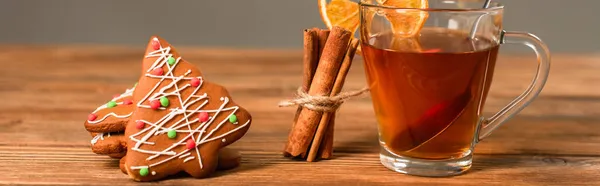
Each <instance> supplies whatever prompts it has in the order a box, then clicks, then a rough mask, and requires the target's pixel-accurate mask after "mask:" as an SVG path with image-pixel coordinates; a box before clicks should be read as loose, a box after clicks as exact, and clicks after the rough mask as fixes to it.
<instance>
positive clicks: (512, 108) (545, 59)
mask: <svg viewBox="0 0 600 186" xmlns="http://www.w3.org/2000/svg"><path fill="white" fill-rule="evenodd" d="M500 44H522V45H525V46H528V47H529V48H531V49H533V51H534V52H535V54H536V55H537V62H538V66H537V72H536V73H535V76H534V77H533V81H532V82H531V84H530V85H529V87H527V89H526V90H525V92H523V93H522V94H521V95H519V96H518V97H517V98H516V99H514V100H513V101H511V102H510V103H509V104H508V105H506V106H505V107H504V108H502V109H501V110H500V111H498V113H496V114H494V115H493V116H492V117H490V118H487V119H483V121H482V122H481V124H480V125H479V126H478V127H479V129H478V136H479V137H478V141H479V140H482V139H484V138H486V137H488V136H489V135H490V134H491V133H492V131H494V130H495V129H497V128H498V127H499V126H500V125H502V124H503V123H504V122H506V121H507V120H508V119H510V118H512V117H514V116H515V115H516V114H518V113H519V112H520V111H521V110H523V109H524V108H525V107H526V106H527V105H529V103H531V101H533V99H535V98H536V97H537V96H538V95H539V94H540V92H541V91H542V89H543V88H544V84H546V80H547V79H548V73H549V72H550V51H549V50H548V46H546V44H544V42H542V40H540V38H538V37H537V36H535V35H533V34H531V33H527V32H511V31H504V30H503V31H502V33H501V39H500Z"/></svg>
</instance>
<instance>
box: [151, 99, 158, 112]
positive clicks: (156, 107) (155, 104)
mask: <svg viewBox="0 0 600 186" xmlns="http://www.w3.org/2000/svg"><path fill="white" fill-rule="evenodd" d="M150 108H152V109H154V110H158V108H160V101H158V100H154V101H151V102H150Z"/></svg>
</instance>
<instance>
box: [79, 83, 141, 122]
mask: <svg viewBox="0 0 600 186" xmlns="http://www.w3.org/2000/svg"><path fill="white" fill-rule="evenodd" d="M134 90H135V87H134V88H130V89H127V90H125V92H124V93H123V94H121V95H119V96H117V97H115V98H113V99H112V100H111V101H115V102H116V101H117V100H119V99H123V98H125V97H127V96H131V95H133V91H134ZM117 105H123V102H117ZM106 108H108V106H107V104H104V105H101V106H100V107H98V108H96V110H94V112H92V114H96V113H97V112H98V111H100V110H102V109H106ZM132 114H133V112H130V113H129V114H125V115H118V114H115V113H114V112H110V113H108V114H106V115H105V116H104V117H102V118H100V119H96V120H94V121H90V120H88V121H87V122H88V123H90V124H96V123H100V122H102V121H104V120H106V118H108V117H109V116H112V117H115V118H121V119H123V118H128V117H130V116H131V115H132Z"/></svg>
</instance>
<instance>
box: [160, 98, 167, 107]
mask: <svg viewBox="0 0 600 186" xmlns="http://www.w3.org/2000/svg"><path fill="white" fill-rule="evenodd" d="M160 105H161V106H163V107H167V106H169V99H167V97H164V96H163V97H161V98H160Z"/></svg>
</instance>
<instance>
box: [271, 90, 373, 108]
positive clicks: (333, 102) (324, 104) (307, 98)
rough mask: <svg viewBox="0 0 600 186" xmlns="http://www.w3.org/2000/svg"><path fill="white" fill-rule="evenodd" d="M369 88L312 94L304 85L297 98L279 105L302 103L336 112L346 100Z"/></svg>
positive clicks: (307, 106)
mask: <svg viewBox="0 0 600 186" xmlns="http://www.w3.org/2000/svg"><path fill="white" fill-rule="evenodd" d="M368 91H369V88H368V87H365V88H363V89H360V90H355V91H348V92H342V93H339V94H338V95H335V96H311V95H308V93H306V91H304V90H302V87H300V88H298V91H297V94H298V95H297V97H298V98H296V99H292V100H286V101H282V102H280V103H279V107H289V106H295V105H300V106H302V107H304V108H307V109H310V110H314V111H321V112H335V111H336V110H337V109H338V108H339V107H340V105H342V103H344V101H346V100H348V99H350V98H353V97H356V96H360V95H362V94H364V93H365V92H368Z"/></svg>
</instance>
